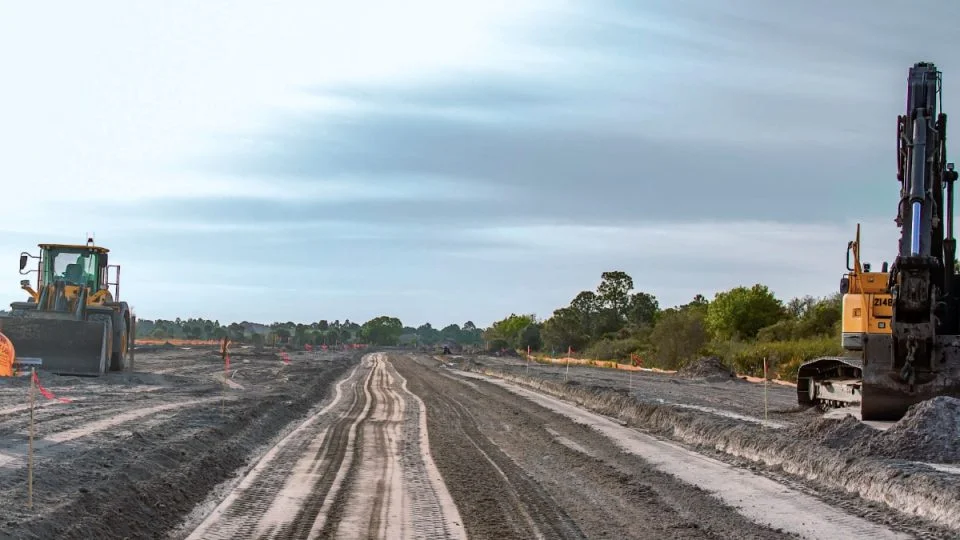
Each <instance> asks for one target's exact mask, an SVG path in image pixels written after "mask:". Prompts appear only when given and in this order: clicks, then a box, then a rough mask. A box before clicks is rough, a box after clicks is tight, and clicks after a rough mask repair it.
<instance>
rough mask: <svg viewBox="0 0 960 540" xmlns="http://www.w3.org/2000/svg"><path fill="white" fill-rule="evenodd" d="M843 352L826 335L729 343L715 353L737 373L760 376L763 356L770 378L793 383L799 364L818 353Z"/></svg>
mask: <svg viewBox="0 0 960 540" xmlns="http://www.w3.org/2000/svg"><path fill="white" fill-rule="evenodd" d="M842 352H843V349H842V348H841V347H840V340H839V339H837V338H835V337H832V336H829V337H818V338H808V339H800V340H793V341H772V342H758V343H742V344H734V345H729V346H728V347H727V350H726V351H724V352H723V353H720V354H719V356H721V357H723V358H725V359H726V360H727V362H728V363H729V364H730V365H731V366H732V367H733V368H734V369H735V370H736V371H737V372H738V373H742V374H744V375H752V376H754V377H762V376H763V359H764V358H766V359H767V369H768V370H769V371H770V373H769V375H770V377H774V376H775V377H776V378H779V379H782V380H786V381H793V382H796V380H797V368H799V367H800V364H802V363H803V362H806V361H807V360H810V359H812V358H816V357H818V356H837V355H839V354H841V353H842Z"/></svg>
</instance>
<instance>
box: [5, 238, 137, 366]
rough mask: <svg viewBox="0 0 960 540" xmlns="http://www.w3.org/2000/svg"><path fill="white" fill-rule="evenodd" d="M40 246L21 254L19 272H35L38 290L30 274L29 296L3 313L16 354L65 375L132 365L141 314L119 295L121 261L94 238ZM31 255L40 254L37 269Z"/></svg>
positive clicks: (25, 285) (25, 287) (24, 283)
mask: <svg viewBox="0 0 960 540" xmlns="http://www.w3.org/2000/svg"><path fill="white" fill-rule="evenodd" d="M39 248H40V254H39V255H37V256H35V255H31V254H29V253H27V252H23V253H21V254H20V274H21V275H27V274H30V273H33V272H36V273H37V287H36V289H34V288H33V287H32V286H31V284H30V280H29V279H25V280H23V281H21V282H20V286H21V288H22V289H23V290H24V291H26V292H27V294H28V295H29V297H28V298H27V300H26V301H24V302H12V303H11V304H10V308H11V309H10V312H9V313H8V314H6V315H5V316H4V317H2V318H0V331H2V332H3V334H4V335H6V336H7V338H8V339H9V340H10V342H11V343H12V344H13V346H14V349H15V350H16V354H17V359H18V360H22V361H26V362H27V363H28V364H29V363H32V364H34V365H38V367H39V369H41V370H43V371H48V372H52V373H57V374H60V375H86V376H99V375H102V374H104V373H106V372H108V371H127V370H132V369H133V361H134V358H133V343H134V336H135V333H136V317H135V316H134V314H133V312H132V310H131V309H130V306H129V305H128V304H127V303H126V302H123V301H121V300H120V266H119V265H110V264H109V263H108V253H109V250H108V249H107V248H104V247H100V246H97V245H94V242H93V239H92V238H88V239H87V243H86V244H84V245H75V244H39ZM31 258H33V259H37V265H36V268H28V263H29V260H30V259H31ZM111 268H112V269H115V280H114V281H113V282H111V281H110V279H109V274H110V269H111ZM111 286H113V291H111V290H110V287H111Z"/></svg>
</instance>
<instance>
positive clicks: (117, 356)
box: [110, 318, 130, 371]
mask: <svg viewBox="0 0 960 540" xmlns="http://www.w3.org/2000/svg"><path fill="white" fill-rule="evenodd" d="M119 327H120V328H119V330H118V332H117V333H118V335H119V338H120V339H118V340H117V345H118V346H117V347H115V349H114V351H113V354H112V355H111V356H110V371H125V370H126V369H127V367H128V364H129V362H128V357H129V354H130V339H129V338H130V322H129V320H128V319H126V318H121V319H120V322H119Z"/></svg>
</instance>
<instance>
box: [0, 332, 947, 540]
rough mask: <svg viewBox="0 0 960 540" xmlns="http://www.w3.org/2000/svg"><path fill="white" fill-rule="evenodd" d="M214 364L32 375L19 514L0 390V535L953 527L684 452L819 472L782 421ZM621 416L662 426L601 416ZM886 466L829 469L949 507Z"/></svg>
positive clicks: (661, 532)
mask: <svg viewBox="0 0 960 540" xmlns="http://www.w3.org/2000/svg"><path fill="white" fill-rule="evenodd" d="M232 366H233V369H232V371H231V375H230V378H229V379H228V380H227V384H224V380H223V378H222V372H223V371H222V370H223V364H222V362H221V359H220V358H219V357H218V356H217V355H216V353H215V351H213V350H202V349H191V350H185V349H171V350H160V351H155V352H149V353H141V354H139V355H138V371H137V372H136V373H128V374H110V375H109V376H106V377H102V378H76V377H56V376H52V375H43V376H42V379H41V380H42V382H43V383H44V385H45V386H46V387H47V388H48V389H50V390H51V391H53V392H54V393H55V394H56V395H58V396H61V397H65V398H69V399H71V400H72V401H71V402H70V403H60V402H57V401H51V400H47V399H45V398H42V401H40V402H39V403H38V408H37V409H36V410H35V415H36V416H35V417H36V424H35V429H36V441H35V449H36V473H35V477H34V490H35V491H34V506H33V508H27V507H26V504H25V502H26V460H25V455H24V452H25V448H26V437H27V432H28V427H29V408H28V406H25V396H26V389H27V381H26V380H24V379H13V380H9V379H8V380H4V381H0V411H2V412H3V413H4V415H2V416H0V434H3V438H2V440H0V441H2V442H0V494H2V495H3V496H4V497H5V501H6V502H7V504H6V505H5V506H4V507H3V508H0V538H7V537H11V538H133V537H136V538H170V539H191V540H192V539H199V538H204V539H205V538H213V539H217V538H357V537H365V538H497V539H498V540H499V539H511V538H762V539H767V538H770V539H776V538H796V537H803V538H833V537H862V538H909V537H922V538H940V537H950V535H951V534H952V532H955V530H957V529H960V525H957V526H956V527H955V528H954V530H953V531H950V530H946V529H943V528H937V527H933V526H928V524H927V522H923V523H920V524H919V525H917V523H914V522H911V521H909V520H905V519H901V518H892V517H891V514H890V512H889V511H887V510H883V509H877V508H876V507H872V506H870V505H869V504H867V503H865V501H864V500H861V499H859V498H858V497H857V496H853V495H847V496H845V497H844V496H840V495H838V494H837V493H836V492H831V491H830V489H821V488H818V487H816V486H811V485H809V484H804V483H803V482H802V481H796V480H790V478H788V475H787V474H786V473H782V474H778V473H777V472H776V471H775V470H768V469H765V468H763V467H760V468H758V467H756V466H755V465H753V464H752V463H751V462H744V461H743V459H741V460H740V461H739V462H738V461H737V460H736V459H724V458H723V457H722V456H719V455H710V456H708V455H705V453H704V452H705V450H704V449H703V446H702V445H704V444H706V445H708V448H720V446H719V445H718V443H717V441H720V440H721V439H722V441H723V442H722V444H725V445H727V447H728V451H729V447H730V445H731V444H733V443H734V442H736V441H737V440H740V441H745V442H744V444H748V445H751V446H749V447H746V446H741V447H737V448H739V451H740V452H741V455H742V456H747V455H748V453H747V452H753V453H754V454H756V453H759V454H760V455H762V456H764V457H763V459H768V460H769V459H772V458H771V457H770V456H774V454H769V452H768V450H769V449H775V450H777V451H780V452H781V454H777V455H782V454H783V453H784V452H787V451H790V452H795V455H801V456H803V457H808V456H812V457H813V458H814V459H816V460H819V461H817V462H818V463H820V462H822V463H830V461H829V459H836V458H833V457H830V456H831V455H832V454H829V452H832V451H833V450H831V449H830V448H829V447H815V446H809V445H801V446H799V447H797V448H798V449H797V450H796V451H794V450H791V447H789V446H786V445H787V444H788V443H792V442H794V438H795V436H796V435H797V434H798V433H799V432H795V431H792V430H793V428H778V429H769V428H768V427H764V426H760V425H757V424H754V423H750V422H743V421H741V420H737V419H736V418H733V417H731V416H729V415H726V416H722V415H721V416H716V415H713V414H712V413H705V412H702V411H700V410H697V409H690V408H689V407H688V408H681V409H676V410H679V411H682V412H680V413H676V412H670V410H671V409H670V408H669V407H660V408H657V407H654V408H652V409H650V411H653V412H652V413H651V412H650V411H647V412H644V410H643V408H642V407H641V408H636V407H635V406H634V405H631V403H634V402H633V401H630V400H632V399H633V397H632V396H630V395H629V392H627V393H621V392H618V391H611V390H609V389H607V390H605V391H604V392H606V393H604V392H599V391H598V392H599V393H597V392H593V391H588V392H586V393H584V394H583V395H585V396H587V397H589V398H590V399H592V400H595V401H596V399H595V398H599V402H600V403H601V404H603V405H604V406H606V407H607V410H608V412H603V411H601V412H602V414H603V415H601V414H597V411H591V410H590V406H587V404H582V406H578V405H574V404H572V403H571V402H569V401H565V399H567V398H566V395H565V394H564V395H561V394H563V392H567V391H568V390H569V389H571V388H572V389H574V390H576V389H577V388H579V389H581V390H583V389H585V388H587V385H585V384H581V385H579V386H578V385H570V384H564V383H558V384H554V383H551V384H553V386H549V385H548V386H549V387H548V386H543V387H540V388H539V389H538V387H536V384H534V385H533V386H531V385H530V384H526V383H524V384H520V383H521V382H522V381H521V380H520V378H515V379H516V380H513V382H511V381H508V380H504V379H503V378H491V377H488V376H485V375H482V374H479V373H476V372H471V371H464V370H462V369H457V368H456V367H455V366H452V365H449V364H447V363H445V362H444V361H442V360H441V361H438V360H437V359H435V358H433V357H430V356H425V355H418V354H408V353H403V352H399V351H393V352H388V353H370V354H367V355H362V354H361V353H348V352H337V353H333V352H327V353H310V354H307V353H294V354H291V355H290V358H289V362H286V361H282V360H281V358H280V357H279V356H277V355H276V354H275V353H264V354H259V355H258V354H254V353H252V352H249V351H246V352H243V351H238V352H237V353H236V354H234V356H233V362H232ZM529 380H530V381H533V383H536V381H540V380H541V379H529ZM628 384H631V382H630V381H628ZM655 384H664V385H669V384H672V383H669V382H657V383H655ZM693 384H694V383H691V385H690V386H692V385H693ZM696 384H701V387H702V388H709V384H707V383H696ZM711 384H712V383H711ZM734 384H737V383H734ZM681 386H682V385H681ZM608 394H609V395H610V396H613V397H612V398H610V397H609V396H608ZM716 396H720V397H719V398H717V397H716ZM716 396H711V395H709V392H706V391H701V392H694V397H693V398H692V401H693V403H692V405H696V404H697V403H709V402H711V400H712V402H713V403H714V404H715V405H718V406H719V405H722V402H723V400H725V399H727V398H726V397H725V393H724V392H718V394H716ZM559 398H563V399H559ZM681 398H682V396H678V399H681ZM718 399H719V401H717V400H718ZM618 400H620V401H618ZM698 400H699V401H698ZM687 405H691V403H687ZM611 407H612V408H611ZM704 407H706V406H705V405H704ZM618 411H619V412H618ZM624 411H626V412H629V413H630V414H632V415H633V416H629V418H630V419H640V418H641V417H640V416H638V415H645V414H646V415H647V416H644V418H646V420H645V421H648V422H647V424H644V425H652V424H650V422H653V423H657V422H659V424H660V428H657V429H652V428H647V429H646V431H645V428H642V427H638V425H630V423H629V422H628V421H623V420H615V418H617V416H618V414H620V413H621V412H624ZM631 411H634V412H631ZM648 413H649V414H648ZM785 414H786V413H785ZM604 415H606V416H604ZM631 421H632V420H631ZM677 429H682V430H681V431H677ZM671 430H672V431H671ZM730 434H733V435H735V436H736V437H732V436H731V435H730ZM800 435H802V433H800ZM683 437H688V439H683ZM711 437H712V438H711ZM717 437H720V438H721V439H718V438H717ZM731 437H732V438H731ZM690 438H696V441H699V442H691V441H693V439H690ZM684 441H685V442H684ZM698 444H700V445H701V446H699V447H698V446H697V445H698ZM709 445H712V446H709ZM764 452H768V453H767V454H764ZM707 453H709V451H707ZM774 457H776V456H774ZM827 458H829V459H827ZM777 459H779V458H777ZM770 463H772V464H773V465H772V468H773V469H777V468H779V467H780V466H781V465H780V464H786V463H787V462H786V461H771V462H770ZM844 463H846V464H849V463H851V462H849V461H846V462H844ZM881 465H882V466H881ZM783 466H784V467H786V465H783ZM792 466H793V465H791V467H792ZM831 467H832V466H831ZM885 467H886V465H885V464H880V465H878V464H877V462H875V461H871V460H870V459H866V458H865V459H864V460H863V461H861V462H855V463H853V465H850V466H849V467H848V469H849V470H847V469H843V468H837V467H834V468H832V469H829V471H830V472H831V474H833V477H836V478H840V479H843V480H844V481H848V482H849V481H853V482H859V485H862V486H864V489H866V490H869V491H862V492H861V493H862V494H863V495H864V496H865V497H880V496H882V497H887V498H889V500H890V501H893V502H891V504H897V505H900V507H902V508H908V509H917V508H919V509H935V511H936V512H940V513H939V514H931V518H932V519H935V520H938V521H939V522H941V523H944V524H947V525H950V524H951V523H952V521H951V520H954V519H955V518H954V517H952V516H956V515H958V513H957V512H954V511H952V509H953V508H954V507H953V506H951V505H952V504H953V502H952V501H954V500H957V499H958V498H960V497H957V496H955V495H957V494H956V493H955V492H954V491H955V490H954V488H951V487H950V486H951V485H955V483H954V484H950V482H951V481H952V478H953V477H952V476H950V473H946V472H937V474H940V475H942V476H941V477H935V476H930V475H929V473H927V472H923V471H919V470H917V469H912V470H911V474H899V473H897V474H893V475H892V476H883V475H886V474H888V472H889V471H890V469H889V468H885ZM781 472H782V471H781ZM935 472H936V471H935ZM810 474H821V475H822V474H823V472H822V471H821V470H819V469H811V473H810ZM850 479H853V480H850ZM872 479H877V480H878V482H875V483H871V482H872V481H873V480H872ZM891 497H892V498H891ZM937 497H939V498H937Z"/></svg>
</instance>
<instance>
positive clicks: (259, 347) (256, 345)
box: [250, 332, 263, 353]
mask: <svg viewBox="0 0 960 540" xmlns="http://www.w3.org/2000/svg"><path fill="white" fill-rule="evenodd" d="M250 341H252V342H253V349H254V350H255V351H256V352H258V353H261V352H263V334H261V333H259V332H254V333H253V335H252V336H250Z"/></svg>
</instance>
